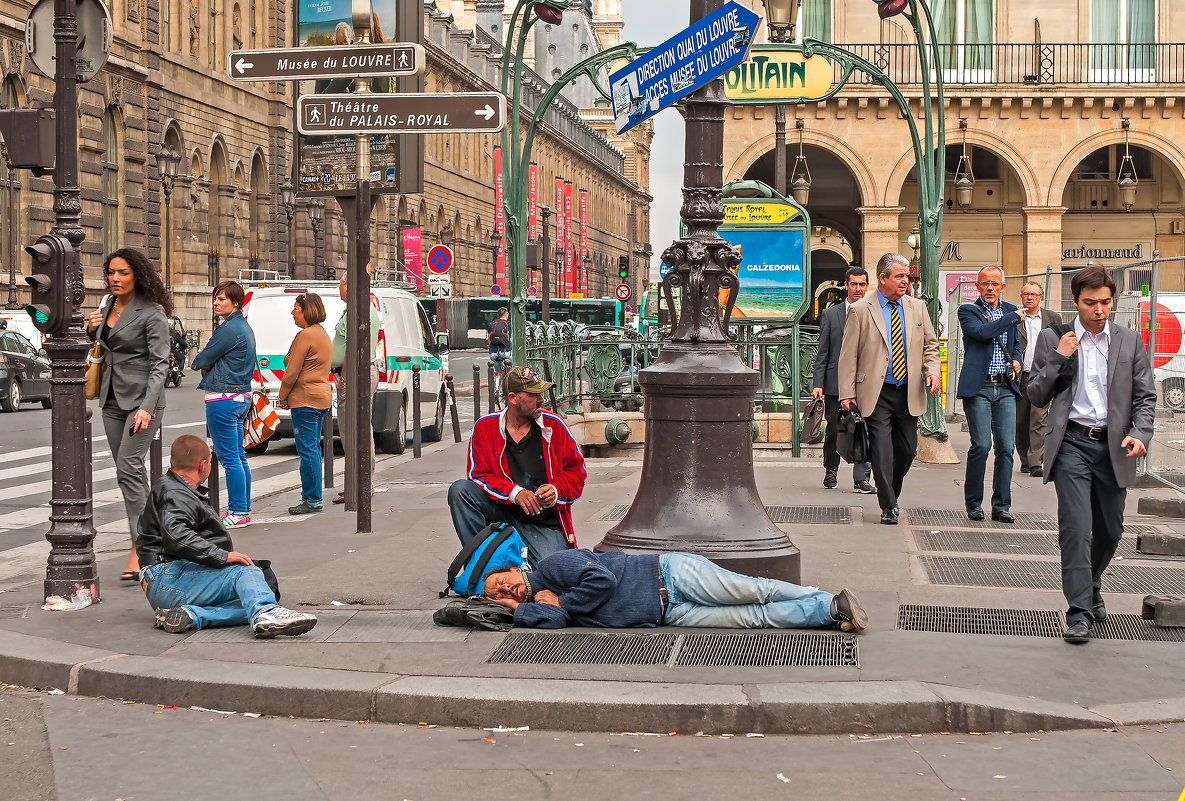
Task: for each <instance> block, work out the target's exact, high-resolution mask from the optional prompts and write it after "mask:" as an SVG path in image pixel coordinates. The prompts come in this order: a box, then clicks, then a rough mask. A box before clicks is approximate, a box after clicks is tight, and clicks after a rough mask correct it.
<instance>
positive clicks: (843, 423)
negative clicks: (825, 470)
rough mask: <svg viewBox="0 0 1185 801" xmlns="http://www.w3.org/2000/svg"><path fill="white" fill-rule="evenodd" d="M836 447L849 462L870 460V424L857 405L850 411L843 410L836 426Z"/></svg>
mask: <svg viewBox="0 0 1185 801" xmlns="http://www.w3.org/2000/svg"><path fill="white" fill-rule="evenodd" d="M835 431H836V436H835V447H836V450H838V451H839V455H840V457H841V458H843V460H844V461H845V462H847V463H848V464H860V463H862V462H867V461H869V453H868V426H867V425H866V424H865V422H864V418H863V417H862V416H861V415H860V410H859V409H857V408H856V407H855V406H852V408H851V409H850V410H848V411H843V410H841V411H840V413H839V422H838V423H837V424H836V427H835Z"/></svg>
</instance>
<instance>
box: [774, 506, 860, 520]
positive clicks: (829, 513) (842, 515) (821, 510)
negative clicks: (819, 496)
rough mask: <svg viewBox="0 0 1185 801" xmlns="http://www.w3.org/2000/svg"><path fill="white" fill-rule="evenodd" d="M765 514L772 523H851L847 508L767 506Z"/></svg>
mask: <svg viewBox="0 0 1185 801" xmlns="http://www.w3.org/2000/svg"><path fill="white" fill-rule="evenodd" d="M765 512H766V514H768V515H769V519H770V520H771V521H772V522H774V523H842V524H850V523H851V522H852V518H851V509H850V508H849V507H847V506H767V507H765Z"/></svg>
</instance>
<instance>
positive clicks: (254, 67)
mask: <svg viewBox="0 0 1185 801" xmlns="http://www.w3.org/2000/svg"><path fill="white" fill-rule="evenodd" d="M423 68H424V47H423V45H419V44H411V43H408V42H390V43H386V44H369V45H363V44H356V45H345V46H334V47H293V48H276V49H273V50H232V51H231V52H230V53H229V54H228V55H227V57H226V71H227V74H228V75H230V77H231V78H233V79H235V80H237V81H291V80H307V79H309V78H375V77H393V76H403V75H418V74H419V73H420V72H421V71H422V70H423Z"/></svg>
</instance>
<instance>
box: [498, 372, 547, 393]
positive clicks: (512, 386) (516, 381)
mask: <svg viewBox="0 0 1185 801" xmlns="http://www.w3.org/2000/svg"><path fill="white" fill-rule="evenodd" d="M502 386H504V387H505V388H506V392H507V393H510V392H534V393H543V392H546V391H547V390H549V389H551V388H552V387H554V386H555V384H554V383H553V382H551V381H544V380H543V379H542V378H540V377H539V374H538V373H536V372H535V371H534V370H532V369H531V368H530V367H512V368H510V369H509V370H507V371H506V375H504V376H502Z"/></svg>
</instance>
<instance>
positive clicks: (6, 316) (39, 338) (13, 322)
mask: <svg viewBox="0 0 1185 801" xmlns="http://www.w3.org/2000/svg"><path fill="white" fill-rule="evenodd" d="M4 328H7V329H8V330H9V331H16V332H17V333H18V334H20V335H21V336H23V337H24V338H25V339H27V340H29V341H30V342H32V343H33V344H34V345H35V346H37V347H39V348H40V347H44V345H45V334H43V333H41V332H40V331H38V330H37V326H35V325H33V319H32V318H31V317H29V313H28V312H26V311H24V310H23V309H22V310H20V311H16V310H8V309H5V310H3V311H0V329H4Z"/></svg>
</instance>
